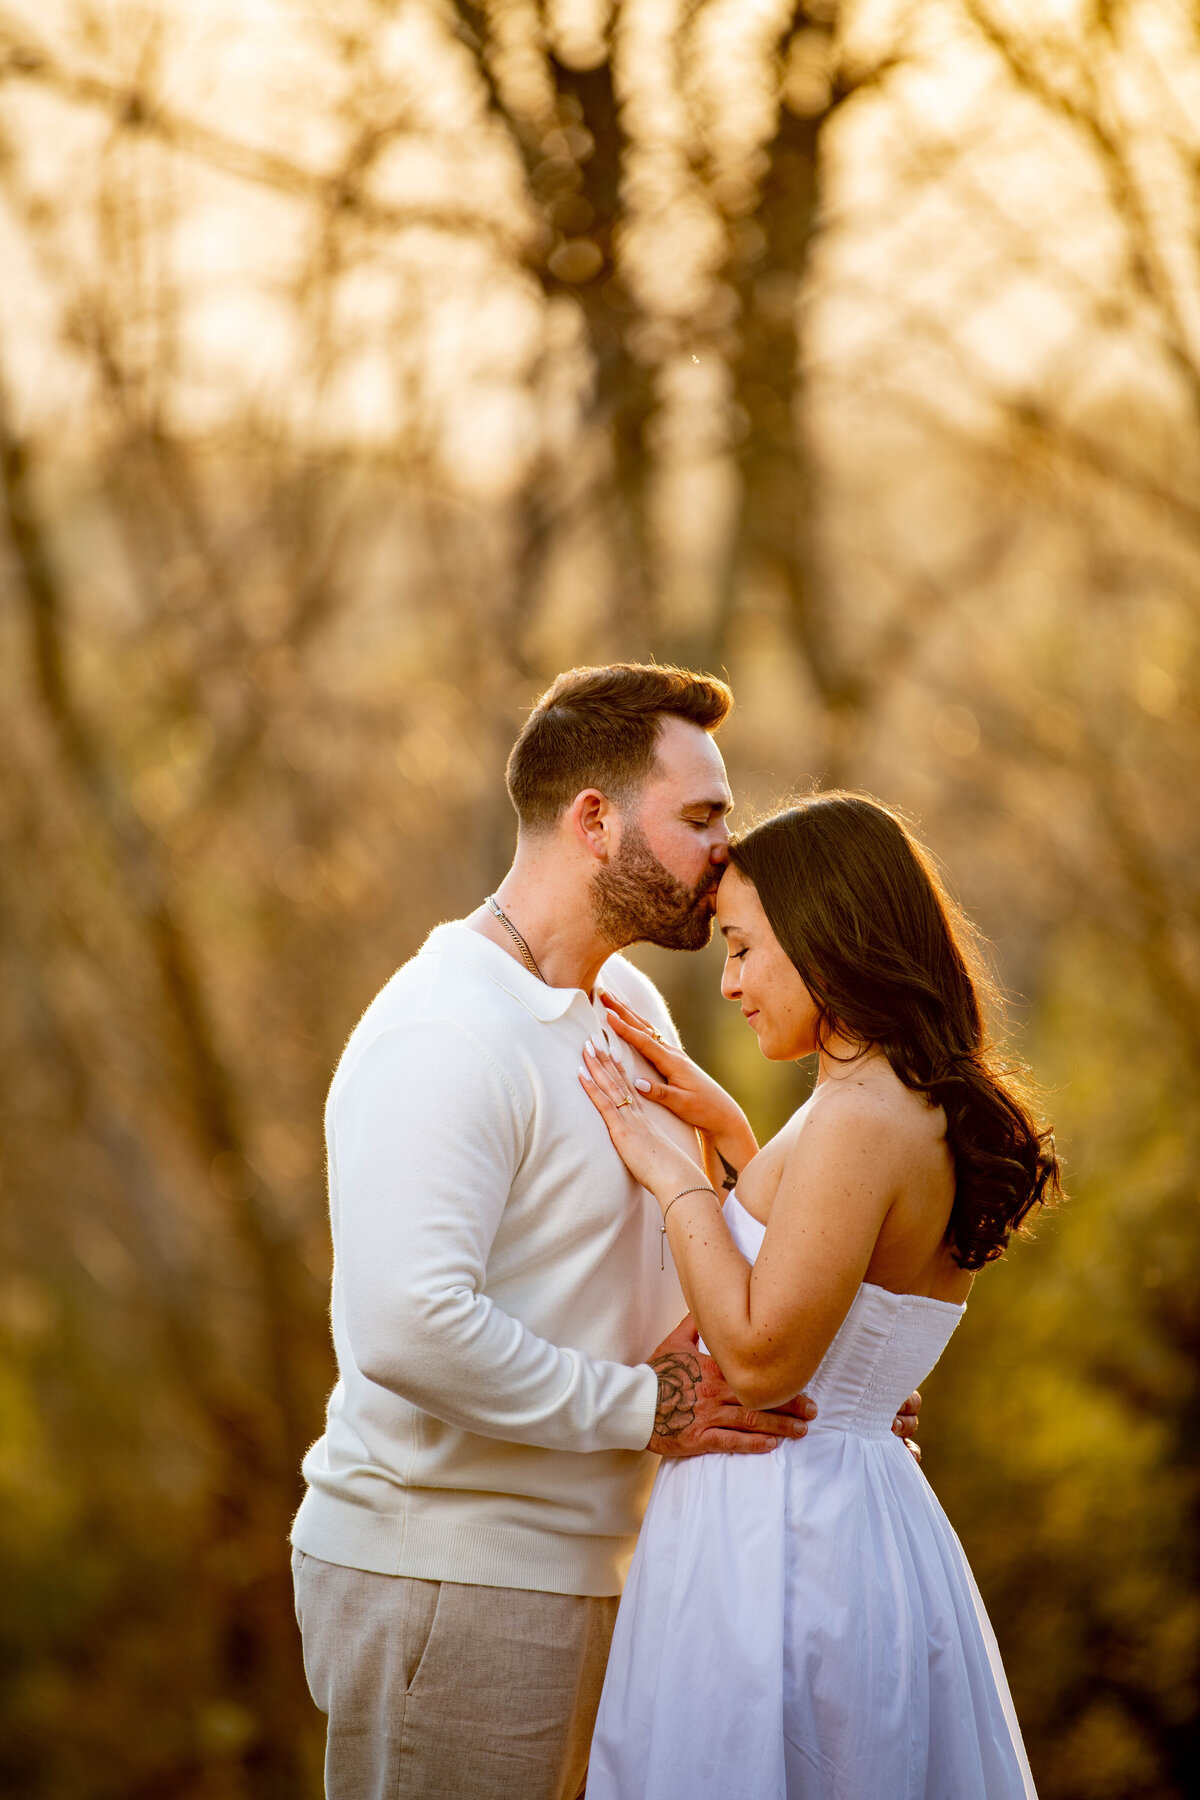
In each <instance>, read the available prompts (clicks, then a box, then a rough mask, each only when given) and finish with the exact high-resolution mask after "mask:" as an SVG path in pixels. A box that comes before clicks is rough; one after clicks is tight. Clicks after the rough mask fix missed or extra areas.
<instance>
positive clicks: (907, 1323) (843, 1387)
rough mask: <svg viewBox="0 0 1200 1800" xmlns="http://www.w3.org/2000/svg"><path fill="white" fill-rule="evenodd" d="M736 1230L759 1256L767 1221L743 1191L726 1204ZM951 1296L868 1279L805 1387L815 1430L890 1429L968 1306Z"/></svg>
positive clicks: (746, 1250) (744, 1249) (748, 1253)
mask: <svg viewBox="0 0 1200 1800" xmlns="http://www.w3.org/2000/svg"><path fill="white" fill-rule="evenodd" d="M724 1218H725V1223H726V1225H727V1226H728V1227H729V1234H730V1236H731V1237H732V1238H733V1241H734V1243H735V1244H736V1245H737V1247H738V1249H739V1250H740V1251H741V1253H742V1255H743V1256H744V1257H746V1258H747V1260H748V1261H749V1262H753V1261H754V1259H755V1257H756V1256H757V1255H758V1253H759V1251H760V1250H761V1249H762V1242H763V1238H764V1237H765V1236H766V1230H767V1228H766V1226H765V1225H763V1224H761V1223H760V1222H759V1220H757V1219H756V1218H754V1217H753V1216H752V1215H751V1214H750V1213H748V1212H747V1211H746V1209H745V1207H744V1206H743V1205H742V1203H741V1201H740V1200H739V1199H738V1197H737V1195H736V1194H730V1196H729V1198H728V1200H727V1201H726V1202H725V1207H724ZM966 1310H967V1309H966V1307H965V1306H960V1305H957V1304H956V1303H955V1302H953V1301H950V1300H932V1299H930V1298H928V1297H927V1296H926V1295H924V1294H893V1293H891V1292H890V1291H889V1290H888V1289H887V1288H881V1287H876V1286H875V1284H874V1283H873V1282H870V1281H864V1282H863V1283H862V1285H861V1286H860V1288H859V1290H858V1293H857V1294H856V1295H855V1297H854V1299H853V1301H852V1302H851V1305H850V1310H849V1312H848V1313H847V1314H846V1317H845V1318H844V1319H843V1320H842V1323H841V1325H840V1326H839V1328H838V1332H837V1335H836V1337H835V1338H834V1340H833V1342H832V1343H831V1344H830V1346H829V1348H828V1350H827V1351H826V1352H825V1354H824V1356H823V1357H822V1358H821V1363H820V1366H819V1367H818V1369H817V1372H816V1374H815V1375H814V1376H813V1378H812V1380H811V1381H810V1382H809V1383H808V1384H807V1386H806V1388H805V1392H806V1393H807V1394H808V1395H809V1397H810V1399H813V1400H815V1401H816V1403H817V1417H816V1420H815V1421H814V1423H813V1425H812V1426H811V1427H810V1430H821V1429H830V1428H832V1429H833V1430H835V1431H851V1432H854V1433H856V1434H857V1435H858V1436H861V1437H885V1436H886V1435H887V1434H888V1433H889V1432H890V1430H891V1425H892V1420H893V1419H894V1418H895V1416H896V1413H897V1411H898V1410H899V1408H900V1407H901V1406H902V1405H903V1403H904V1401H905V1400H906V1399H907V1398H908V1396H909V1394H911V1393H912V1391H913V1389H914V1388H915V1387H919V1386H920V1384H921V1382H923V1381H924V1379H925V1377H926V1376H927V1375H928V1374H929V1371H930V1370H931V1369H932V1368H933V1366H934V1364H935V1363H936V1362H937V1360H938V1358H939V1357H940V1356H941V1354H942V1351H943V1350H944V1349H945V1348H946V1345H947V1344H948V1343H949V1342H950V1339H951V1337H952V1336H953V1334H954V1328H955V1326H956V1325H957V1324H958V1323H959V1321H960V1319H961V1318H962V1316H963V1314H964V1313H965V1312H966Z"/></svg>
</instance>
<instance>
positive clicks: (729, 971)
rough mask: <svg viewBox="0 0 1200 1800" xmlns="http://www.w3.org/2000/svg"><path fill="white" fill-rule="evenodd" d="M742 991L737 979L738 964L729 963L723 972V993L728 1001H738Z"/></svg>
mask: <svg viewBox="0 0 1200 1800" xmlns="http://www.w3.org/2000/svg"><path fill="white" fill-rule="evenodd" d="M741 991H742V989H741V985H740V983H739V981H738V978H737V964H736V963H733V962H727V963H726V964H725V967H724V968H723V969H722V971H721V993H722V995H723V997H724V998H725V999H726V1000H736V999H737V998H738V996H739V995H740V993H741Z"/></svg>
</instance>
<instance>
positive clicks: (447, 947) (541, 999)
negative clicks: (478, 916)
mask: <svg viewBox="0 0 1200 1800" xmlns="http://www.w3.org/2000/svg"><path fill="white" fill-rule="evenodd" d="M426 951H432V952H433V953H434V954H435V955H437V956H449V957H451V958H453V960H454V961H455V962H461V963H466V964H467V965H468V967H470V968H472V969H478V971H479V973H480V974H481V975H486V976H487V978H488V980H489V981H494V982H495V983H496V985H497V987H502V988H503V989H504V991H505V993H508V994H511V995H512V997H513V999H514V1000H518V1001H519V1002H520V1003H521V1005H522V1006H523V1007H524V1008H525V1010H526V1012H530V1013H532V1014H533V1016H534V1018H535V1019H540V1020H542V1022H543V1023H544V1024H550V1023H552V1022H553V1021H554V1020H555V1019H561V1018H562V1017H563V1016H564V1015H565V1014H566V1013H568V1012H569V1011H570V1009H571V1007H572V1005H573V1004H574V1003H575V1001H576V1000H582V1001H583V1004H584V1005H585V1006H586V1007H588V1009H589V1011H590V1010H591V1002H590V1001H589V999H588V997H587V995H586V994H585V993H584V991H583V989H582V988H574V987H573V988H558V987H547V985H546V983H545V982H544V981H539V980H538V978H537V976H536V975H531V974H530V972H529V970H528V969H526V968H525V967H523V965H522V964H521V963H519V962H516V961H515V960H514V959H513V958H512V957H511V956H510V955H509V954H508V952H507V951H506V950H502V949H501V948H500V946H499V944H493V943H492V942H491V940H490V939H489V938H485V937H481V936H480V934H479V932H477V931H472V930H471V927H470V926H469V925H463V924H461V923H460V922H459V921H458V920H457V919H455V920H451V921H450V922H449V923H448V924H445V925H435V926H434V928H433V930H432V931H431V932H430V934H429V936H428V937H427V938H426V939H425V942H424V943H423V944H422V945H421V949H420V952H419V954H420V955H422V956H423V955H424V954H425V953H426ZM605 967H607V964H606V965H605Z"/></svg>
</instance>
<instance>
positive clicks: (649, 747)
mask: <svg viewBox="0 0 1200 1800" xmlns="http://www.w3.org/2000/svg"><path fill="white" fill-rule="evenodd" d="M732 705H733V695H732V694H731V693H730V691H729V689H728V688H727V687H726V685H725V683H724V682H723V681H718V680H717V679H716V677H715V676H713V675H696V674H693V672H692V671H691V670H690V669H677V668H674V667H673V666H672V665H671V664H669V663H666V664H664V663H608V664H606V665H605V666H604V667H603V668H598V669H568V670H567V671H566V673H565V674H563V675H560V676H558V678H557V679H556V680H555V682H554V683H553V685H552V686H551V687H548V688H547V689H546V692H545V693H544V694H543V695H542V697H541V699H540V700H539V701H538V702H537V704H536V705H535V707H534V709H533V711H532V712H531V713H530V715H529V718H528V719H527V720H526V722H525V726H524V729H523V730H522V732H521V735H520V737H519V738H518V739H517V741H516V743H515V744H514V745H513V747H512V752H511V754H510V756H509V759H508V768H507V770H506V778H507V781H508V793H509V798H510V799H511V801H512V803H513V805H514V806H515V807H516V809H517V817H518V818H519V819H520V821H521V829H522V831H531V832H539V831H546V830H548V829H549V828H550V827H551V826H553V825H554V824H555V823H556V822H557V821H558V819H559V818H560V817H561V815H562V813H563V811H564V810H565V808H566V807H568V806H570V804H571V802H572V801H573V800H574V798H575V796H576V794H579V793H582V792H583V790H584V789H585V788H598V789H599V791H600V792H601V793H602V794H605V795H606V796H607V797H608V798H609V799H610V800H616V801H622V802H623V801H627V800H628V799H629V798H630V796H631V795H632V794H633V793H635V792H636V791H637V789H638V788H639V787H640V786H641V784H642V782H643V781H645V779H646V777H647V776H648V775H649V774H650V771H651V770H652V769H653V767H654V755H655V746H656V745H657V743H658V738H659V734H660V733H661V731H662V728H663V721H664V719H666V718H667V717H669V716H674V717H675V718H678V719H687V720H689V721H690V722H691V723H692V724H693V725H699V726H700V727H701V728H702V729H703V730H704V731H715V730H716V729H717V727H718V725H720V723H721V721H722V720H723V719H724V718H725V716H726V714H727V713H728V712H729V709H730V707H731V706H732Z"/></svg>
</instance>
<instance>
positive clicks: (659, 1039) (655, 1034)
mask: <svg viewBox="0 0 1200 1800" xmlns="http://www.w3.org/2000/svg"><path fill="white" fill-rule="evenodd" d="M650 1036H651V1037H652V1038H653V1039H654V1041H655V1043H656V1044H665V1043H666V1041H667V1040H666V1038H665V1037H664V1036H663V1034H662V1032H661V1031H655V1030H654V1028H653V1026H652V1027H651V1029H650Z"/></svg>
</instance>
